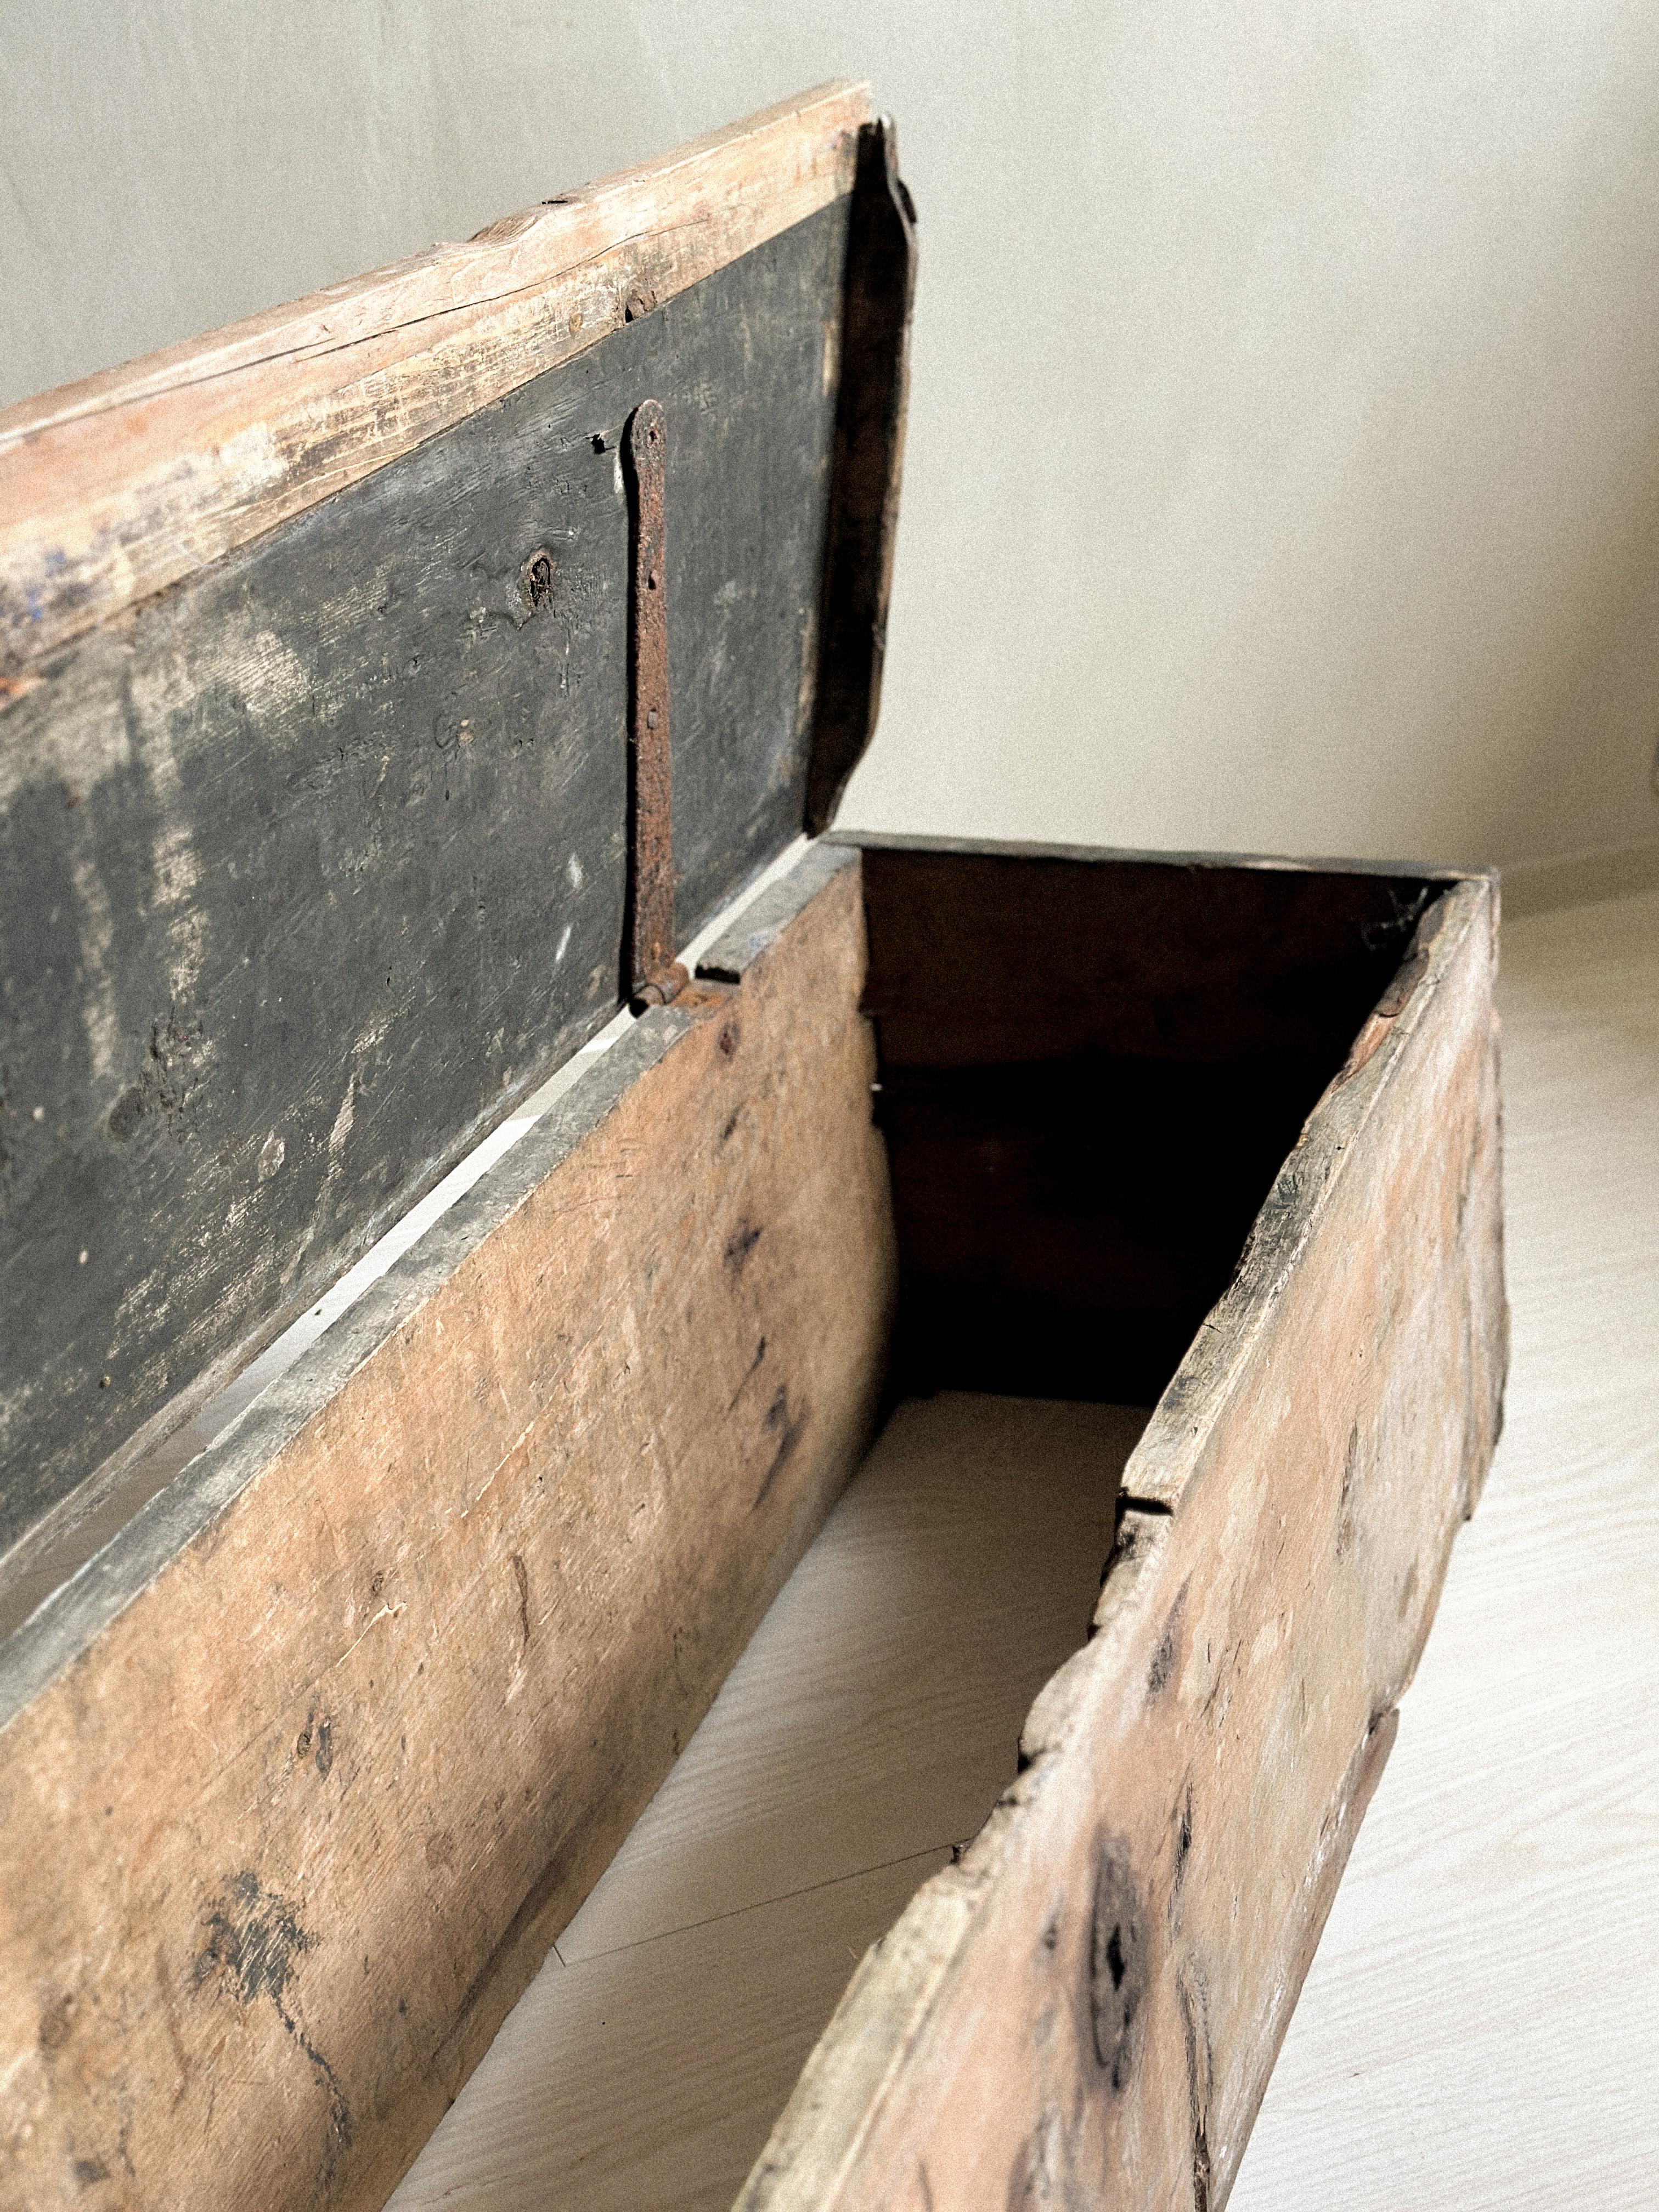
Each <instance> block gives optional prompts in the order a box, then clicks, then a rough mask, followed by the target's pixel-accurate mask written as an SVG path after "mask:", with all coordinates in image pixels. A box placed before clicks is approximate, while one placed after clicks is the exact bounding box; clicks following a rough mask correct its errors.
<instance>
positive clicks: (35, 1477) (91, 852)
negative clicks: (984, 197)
mask: <svg viewBox="0 0 1659 2212" xmlns="http://www.w3.org/2000/svg"><path fill="white" fill-rule="evenodd" d="M845 239H846V204H845V203H840V204H836V205H834V206H832V207H830V208H829V209H826V210H824V211H823V213H822V214H820V215H818V216H813V217H812V218H811V220H809V221H808V222H804V223H801V224H799V225H798V226H797V227H796V228H794V229H793V230H791V231H788V232H786V233H784V234H782V235H781V236H780V237H779V238H777V239H775V240H773V241H772V242H771V243H770V244H769V245H766V246H762V247H760V248H758V249H757V251H755V252H752V253H750V254H749V255H747V256H745V257H744V258H743V259H742V260H740V261H738V262H735V263H733V264H731V265H730V266H729V267H728V268H726V269H725V270H722V271H720V273H719V274H717V275H716V276H712V277H710V278H708V280H707V281H706V282H704V283H702V284H700V285H698V286H696V287H695V288H694V289H691V290H690V291H689V292H686V293H684V294H683V295H680V296H678V297H677V298H675V299H674V300H672V301H669V302H667V303H666V304H665V306H663V307H661V308H660V309H653V305H652V303H651V302H650V301H648V300H645V299H641V301H639V303H638V312H637V318H636V319H635V320H634V321H633V322H632V323H630V324H629V325H627V326H626V327H624V328H623V329H622V330H619V331H617V332H615V333H614V334H613V335H611V337H607V338H605V340H603V341H602V342H601V343H600V344H599V345H598V346H596V347H595V348H594V349H592V351H590V352H589V353H587V354H586V355H584V356H580V358H579V359H578V360H576V361H574V362H570V363H568V364H567V365H566V366H565V367H563V368H558V369H556V370H553V371H551V372H550V373H549V374H547V375H545V376H544V377H542V378H540V379H538V380H537V381H535V382H533V383H532V384H530V385H527V386H525V387H524V388H523V389H522V390H521V391H520V392H516V393H514V394H513V396H511V397H510V398H507V399H506V400H503V401H501V402H498V403H497V404H495V405H493V406H491V407H489V408H488V409H486V410H483V411H482V412H480V413H479V414H477V415H476V416H471V417H470V418H468V419H467V420H466V421H465V422H463V423H461V424H460V426H459V428H454V429H451V430H447V431H446V432H445V433H443V434H442V435H441V436H440V437H437V438H435V439H434V440H432V441H430V442H429V443H428V444H427V445H425V446H423V447H420V448H419V449H417V450H416V452H415V453H411V454H410V455H409V456H408V457H407V458H406V459H403V460H400V461H398V462H396V463H394V464H392V465H391V466H389V467H387V468H386V469H384V470H382V471H380V472H379V473H378V474H376V475H374V476H373V477H369V478H368V479H367V480H366V481H364V482H362V483H358V484H356V485H353V486H352V487H351V488H350V489H347V490H345V491H343V492H341V493H339V494H338V495H336V496H335V497H334V498H333V499H331V500H330V501H325V503H324V504H323V505H321V506H320V507H316V508H313V510H311V511H310V512H309V513H307V514H306V515H304V516H302V517H301V518H299V519H298V520H295V521H293V522H291V523H289V524H288V525H285V526H283V527H282V528H281V529H279V530H277V531H275V532H272V533H271V534H270V536H269V537H267V538H264V540H262V541H260V542H259V543H258V544H255V545H254V546H252V548H250V549H248V550H245V551H244V552H241V553H239V554H237V555H235V556H232V557H231V558H229V559H228V560H226V561H224V562H221V563H219V564H218V565H217V566H216V567H215V568H211V569H210V570H208V571H206V572H204V574H202V575H201V576H200V577H199V578H198V579H197V580H193V581H192V582H191V583H189V584H188V585H185V586H180V587H179V589H177V590H175V591H173V592H170V593H168V594H166V595H164V596H163V597H162V598H161V599H156V600H155V601H152V602H150V603H149V605H146V606H144V607H143V608H141V609H140V610H139V611H137V613H136V614H135V615H134V616H132V617H128V618H127V619H126V620H125V621H124V622H123V623H121V624H120V625H118V626H116V627H111V628H107V629H103V630H100V631H98V632H96V633H94V634H93V635H90V636H88V637H87V638H85V639H83V640H82V641H80V642H78V643H77V644H76V646H74V647H71V648H70V649H69V650H68V651H66V652H65V653H64V654H63V655H62V656H61V657H60V658H59V659H58V660H57V661H56V662H54V663H52V664H51V665H49V666H48V667H47V668H46V671H45V679H46V680H45V681H44V682H43V683H41V684H40V685H39V686H38V687H37V688H35V689H34V690H31V691H28V692H27V693H26V694H25V696H22V697H21V698H20V699H18V700H17V701H16V702H15V703H14V704H12V705H11V706H10V707H9V709H8V710H7V711H6V712H5V713H4V714H3V715H0V808H3V815H0V840H3V884H4V890H3V906H0V992H3V1000H0V1093H3V1103H0V1468H3V1473H0V1549H3V1548H4V1547H5V1546H6V1545H8V1544H9V1543H10V1542H11V1541H13V1540H15V1538H16V1537H17V1536H18V1535H19V1534H20V1533H21V1532H22V1531H23V1530H24V1529H25V1528H27V1527H28V1526H29V1525H30V1524H31V1523H32V1522H33V1521H34V1520H35V1519H36V1518H38V1516H40V1514H41V1513H42V1512H43V1511H44V1510H46V1509H48V1508H49V1507H50V1506H52V1504H53V1503H54V1502H55V1501H56V1500H58V1499H59V1498H62V1497H63V1496H64V1494H65V1493H66V1492H68V1491H69V1490H70V1488H71V1487H72V1486H74V1485H75V1484H76V1482H77V1481H78V1480H79V1479H80V1478H81V1477H82V1476H83V1475H85V1474H87V1473H88V1471H89V1470H90V1469H91V1468H94V1466H95V1465H96V1464H97V1463H98V1462H100V1460H101V1459H102V1458H104V1456H105V1455H106V1454H108V1453H109V1452H110V1451H111V1450H112V1449H114V1448H115V1447H116V1446H117V1445H118V1443H120V1442H121V1441H122V1440H123V1439H125V1437H128V1436H129V1435H130V1434H131V1432H132V1431H133V1430H134V1429H135V1428H136V1427H137V1425H139V1424H140V1423H141V1422H142V1421H143V1420H144V1419H146V1418H147V1417H148V1416H149V1415H150V1414H151V1413H153V1412H154V1411H155V1409H156V1408H157V1407H160V1406H161V1404H162V1403H163V1401H166V1400H167V1398H168V1397H169V1395H171V1394H173V1393H174V1392H176V1391H178V1390H179V1389H181V1388H182V1387H183V1386H185V1384H187V1383H189V1382H190V1381H191V1378H192V1377H193V1376H196V1375H197V1374H198V1373H200V1372H201V1371H203V1370H204V1369H206V1368H207V1367H208V1366H209V1365H210V1363H212V1362H214V1361H215V1360H216V1359H217V1358H219V1357H220V1356H221V1355H222V1354H223V1353H224V1352H226V1351H227V1349H228V1347H231V1346H236V1345H238V1344H239V1343H241V1342H243V1341H245V1340H249V1339H250V1338H251V1337H252V1336H253V1335H255V1334H258V1333H259V1332H261V1331H262V1330H267V1329H268V1328H270V1326H272V1325H274V1322H276V1319H277V1318H278V1317H279V1316H282V1315H283V1314H284V1313H287V1312H291V1311H294V1310H298V1308H299V1306H300V1305H301V1304H303V1303H304V1301H305V1299H306V1298H307V1297H308V1296H310V1295H312V1293H313V1291H314V1290H315V1289H316V1288H317V1287H319V1286H320V1285H321V1284H322V1283H323V1282H324V1281H325V1280H326V1279H329V1278H330V1277H331V1275H332V1274H334V1273H337V1271H338V1268H339V1267H340V1266H341V1265H342V1264H343V1262H344V1261H346V1260H347V1259H348V1258H349V1256H350V1255H351V1253H352V1252H353V1251H354V1250H355V1249H360V1248H361V1247H362V1245H363V1244H364V1243H367V1242H368V1240H369V1238H370V1237H371V1236H372V1235H373V1234H374V1232H375V1231H376V1230H377V1229H378V1227H379V1226H380V1225H382V1224H383V1223H384V1221H385V1220H386V1218H389V1217H390V1216H391V1215H392V1213H394V1212H398V1211H401V1210H402V1208H403V1207H404V1206H406V1205H407V1204H408V1203H409V1202H410V1200H411V1199H412V1198H413V1197H414V1196H415V1195H416V1194H417V1193H418V1191H419V1190H420V1189H422V1188H425V1187H427V1186H428V1185H429V1184H430V1183H431V1182H433V1181H434V1180H435V1178H436V1176H438V1175H439V1174H440V1173H441V1172H442V1171H443V1170H444V1169H445V1168H446V1167H447V1165H448V1164H450V1163H451V1162H452V1161H453V1159H455V1158H458V1157H459V1154H460V1153H461V1152H463V1151H464V1150H465V1147H466V1146H467V1145H468V1144H469V1143H470V1142H471V1139H473V1138H474V1137H476V1136H477V1134H478V1133H479V1132H480V1131H481V1130H482V1129H483V1128H484V1127H487V1126H488V1125H489V1123H490V1122H491V1121H494V1120H495V1119H497V1118H498V1117H499V1115H500V1114H501V1111H502V1110H503V1109H505V1108H506V1107H507V1105H509V1104H510V1103H512V1102H513V1100H514V1099H516V1098H517V1097H520V1096H522V1095H523V1094H524V1093H525V1092H526V1091H527V1090H528V1089H529V1088H531V1087H532V1085H534V1084H535V1083H537V1082H538V1081H539V1080H540V1079H542V1078H544V1076H545V1075H546V1074H547V1073H549V1072H550V1069H551V1068H552V1067H553V1066H555V1065H556V1064H557V1062H558V1061H559V1060H561V1059H562V1058H563V1057H565V1056H566V1055H567V1054H568V1053H569V1052H570V1051H571V1050H572V1049H573V1048H574V1047H575V1045H576V1044H578V1043H579V1042H580V1041H581V1040H582V1039H583V1038H584V1037H586V1036H588V1035H590V1034H592V1031H594V1030H597V1029H598V1028H599V1026H600V1025H601V1024H603V1023H604V1022H605V1020H606V1019H607V1018H608V1017H609V1016H610V1014H611V1012H612V1010H613V1008H614V1006H616V1004H617V993H618V978H619V974H620V969H621V962H622V923H623V893H624V884H623V848H624V828H625V807H626V784H625V759H624V744H625V728H626V664H627V649H626V624H627V607H628V589H627V563H628V524H627V510H626V505H625V501H624V496H623V483H622V478H621V473H620V470H619V466H618V453H617V443H618V439H619V436H620V433H621V430H622V428H623V422H624V421H625V419H626V417H627V416H628V415H629V412H630V410H632V409H633V408H634V407H635V405H636V404H638V402H639V401H640V400H641V399H642V398H647V397H653V398H657V399H659V400H660V401H661V403H662V404H663V407H664V409H665V414H666V416H667V419H668V425H669V434H670V450H671V455H672V459H671V468H670V471H669V477H668V483H667V487H666V500H667V507H668V516H669V532H668V536H669V546H670V552H669V564H668V600H669V622H670V640H669V646H670V680H671V687H672V730H673V789H674V842H675V856H676V860H677V864H678V871H679V877H680V882H679V888H678V917H679V926H680V928H681V930H682V932H683V933H684V934H685V935H687V936H689V935H690V934H691V933H694V932H695V931H696V928H697V927H699V926H700V925H701V923H702V921H704V920H706V919H707V918H708V917H709V916H710V915H712V914H713V913H714V911H715V910H716V909H717V908H719V907H720V905H721V904H722V903H723V902H725V901H726V899H728V898H729V897H730V896H732V893H733V892H734V891H736V890H738V888H740V887H741V885H742V884H744V882H745V881H746V880H747V879H748V878H750V877H751V876H752V875H753V874H754V873H755V872H757V870H758V869H759V868H760V867H761V866H763V865H764V864H765V862H766V861H767V860H769V859H770V858H771V857H772V856H773V855H774V854H775V853H776V852H777V851H778V850H780V849H781V847H782V846H783V845H784V844H786V843H787V842H788V840H789V839H790V838H791V837H792V836H794V835H796V834H797V833H798V831H799V829H800V826H801V822H802V819H803V811H804V805H805V779H806V769H807V750H808V743H809V738H810V731H811V711H812V685H811V675H810V666H811V652H812V635H813V631H814V629H815V626H816V624H817V621H818V618H819V592H820V582H821V574H822V567H823V532H824V512H825V505H826V498H827V489H828V479H829V465H830V456H831V447H832V439H833V432H834V417H835V407H836V391H835V385H834V367H835V362H836V350H837V349H836V343H835V338H836V319H837V317H838V313H839V301H840V296H841V287H842V273H843V258H844V253H845Z"/></svg>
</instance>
